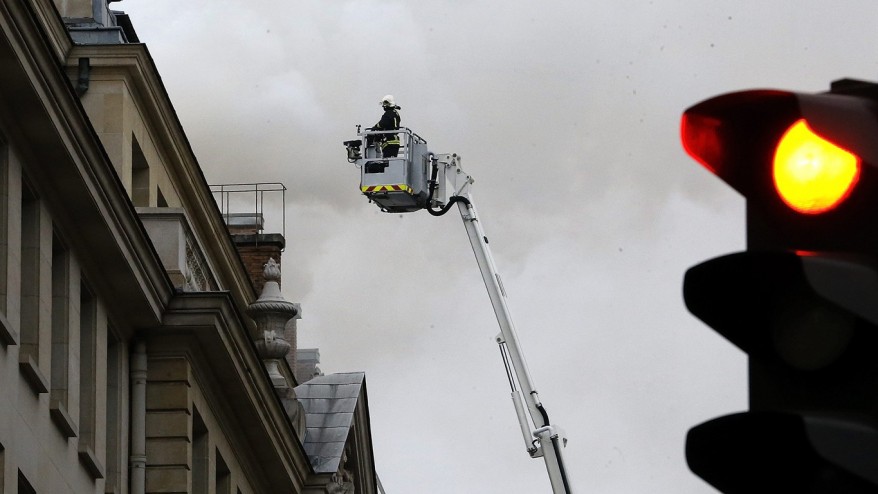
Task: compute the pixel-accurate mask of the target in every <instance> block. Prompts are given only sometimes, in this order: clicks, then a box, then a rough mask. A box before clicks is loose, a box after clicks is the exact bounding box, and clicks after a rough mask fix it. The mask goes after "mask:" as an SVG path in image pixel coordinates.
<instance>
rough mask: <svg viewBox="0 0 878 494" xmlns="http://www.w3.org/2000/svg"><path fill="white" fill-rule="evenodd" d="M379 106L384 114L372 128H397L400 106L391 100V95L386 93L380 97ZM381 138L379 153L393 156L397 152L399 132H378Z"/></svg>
mask: <svg viewBox="0 0 878 494" xmlns="http://www.w3.org/2000/svg"><path fill="white" fill-rule="evenodd" d="M381 106H382V107H383V108H384V114H383V115H381V120H379V121H378V123H377V124H375V126H374V127H372V130H397V129H399V111H397V110H400V109H401V108H400V107H398V106H396V103H395V102H394V101H393V95H391V94H388V95H387V96H385V97H384V98H382V99H381ZM380 135H381V137H382V138H383V139H382V141H381V155H382V156H384V157H385V158H395V157H396V155H397V154H398V153H399V134H380Z"/></svg>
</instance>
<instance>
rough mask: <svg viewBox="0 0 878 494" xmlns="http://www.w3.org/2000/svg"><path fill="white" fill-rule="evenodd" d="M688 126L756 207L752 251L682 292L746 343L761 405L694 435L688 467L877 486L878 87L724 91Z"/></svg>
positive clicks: (795, 485)
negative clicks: (792, 90) (795, 91)
mask: <svg viewBox="0 0 878 494" xmlns="http://www.w3.org/2000/svg"><path fill="white" fill-rule="evenodd" d="M681 135H682V141H683V147H684V148H685V150H686V151H687V153H688V154H689V155H690V156H692V157H693V158H694V159H696V160H697V161H699V162H700V163H701V164H702V165H704V166H705V167H706V168H707V169H708V170H710V171H711V172H713V173H714V174H716V175H717V176H718V177H720V178H721V179H723V180H724V181H725V182H726V183H728V184H729V185H730V186H731V187H732V188H734V189H735V190H737V191H738V192H740V193H741V194H742V195H743V196H744V197H745V198H746V201H747V250H746V251H745V252H741V253H737V254H731V255H727V256H722V257H719V258H716V259H713V260H710V261H707V262H705V263H702V264H699V265H697V266H695V267H693V268H691V269H689V270H688V271H687V273H686V276H685V279H684V284H683V293H684V299H685V301H686V306H687V308H688V309H689V311H690V312H692V314H694V315H695V316H697V317H698V318H700V319H701V320H702V321H704V322H705V323H706V324H708V325H709V326H710V327H712V328H713V329H714V330H715V331H716V332H718V333H719V334H720V335H722V336H723V337H725V338H726V339H727V340H729V341H730V342H731V343H733V344H734V345H736V346H738V347H739V348H740V349H741V350H743V351H744V352H746V353H747V355H748V362H749V364H748V370H749V402H750V403H749V405H750V406H749V411H747V412H744V413H740V414H734V415H729V416H726V417H721V418H718V419H714V420H711V421H708V422H705V423H704V424H701V425H699V426H696V427H694V428H693V429H692V430H690V432H689V434H688V437H687V445H686V457H687V461H688V463H689V466H690V468H691V469H692V470H693V471H694V472H695V473H696V474H698V475H699V476H701V477H702V478H703V479H704V480H706V481H707V482H708V483H710V484H711V485H713V486H714V487H716V488H717V489H719V490H720V491H721V492H724V493H727V494H728V493H745V492H746V493H751V492H814V493H817V492H851V493H861V492H862V493H866V492H878V85H875V84H871V83H866V82H861V81H852V80H842V81H837V82H835V83H833V85H832V88H831V90H830V91H829V92H827V93H820V94H804V93H793V92H788V91H776V90H754V91H744V92H737V93H730V94H726V95H722V96H718V97H715V98H711V99H709V100H706V101H704V102H701V103H699V104H697V105H695V106H693V107H691V108H689V109H688V110H686V111H685V113H684V114H683V119H682V126H681Z"/></svg>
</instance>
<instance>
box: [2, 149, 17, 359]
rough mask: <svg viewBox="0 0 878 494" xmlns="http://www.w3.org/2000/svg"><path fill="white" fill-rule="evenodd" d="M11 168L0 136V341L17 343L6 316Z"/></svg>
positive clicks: (7, 153) (14, 332)
mask: <svg viewBox="0 0 878 494" xmlns="http://www.w3.org/2000/svg"><path fill="white" fill-rule="evenodd" d="M11 172H12V169H11V168H10V166H9V147H8V146H7V145H6V143H5V142H4V141H3V138H2V137H0V343H3V344H4V345H17V344H18V332H17V331H16V330H14V329H13V328H12V324H10V323H9V320H8V319H7V318H6V313H7V311H8V310H9V308H8V306H7V304H8V303H9V301H8V300H7V299H8V297H9V249H10V246H9V240H10V238H9V237H10V236H9V221H10V219H9V215H10V207H9V205H10V202H11V201H12V200H13V199H12V198H11V196H10V194H11V191H12V190H13V189H14V188H15V189H17V187H13V186H12V184H11V178H12V177H11V175H10V174H11Z"/></svg>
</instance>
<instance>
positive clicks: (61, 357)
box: [49, 236, 79, 438]
mask: <svg viewBox="0 0 878 494" xmlns="http://www.w3.org/2000/svg"><path fill="white" fill-rule="evenodd" d="M75 269H76V266H75V265H74V263H73V260H72V258H71V255H70V252H69V251H68V250H67V249H66V248H65V246H64V244H63V243H62V242H61V240H60V239H59V238H58V237H57V236H54V237H52V365H51V368H52V372H51V376H50V377H49V382H50V383H51V390H50V391H49V398H50V400H49V408H50V411H51V416H52V420H53V421H54V422H55V425H57V426H58V428H59V429H60V430H61V433H62V434H64V437H68V438H69V437H75V436H76V434H77V430H76V425H75V423H74V420H73V419H72V418H71V417H70V414H69V411H70V409H71V405H72V406H74V407H75V406H76V404H77V403H76V399H77V397H76V393H75V392H71V390H70V374H71V372H75V370H71V368H70V366H71V359H70V352H71V348H70V340H71V330H72V329H74V328H75V327H78V326H79V316H78V312H79V273H78V272H76V271H75ZM71 401H72V403H71Z"/></svg>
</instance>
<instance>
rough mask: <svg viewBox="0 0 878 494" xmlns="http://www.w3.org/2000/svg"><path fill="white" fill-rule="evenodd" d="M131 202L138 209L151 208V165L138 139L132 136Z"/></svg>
mask: <svg viewBox="0 0 878 494" xmlns="http://www.w3.org/2000/svg"><path fill="white" fill-rule="evenodd" d="M131 142H132V144H131V202H133V203H134V205H135V206H138V207H148V206H149V163H147V162H146V157H145V156H144V155H143V150H142V149H141V148H140V144H139V143H138V142H137V138H136V137H134V136H131Z"/></svg>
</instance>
